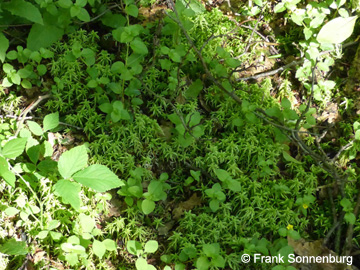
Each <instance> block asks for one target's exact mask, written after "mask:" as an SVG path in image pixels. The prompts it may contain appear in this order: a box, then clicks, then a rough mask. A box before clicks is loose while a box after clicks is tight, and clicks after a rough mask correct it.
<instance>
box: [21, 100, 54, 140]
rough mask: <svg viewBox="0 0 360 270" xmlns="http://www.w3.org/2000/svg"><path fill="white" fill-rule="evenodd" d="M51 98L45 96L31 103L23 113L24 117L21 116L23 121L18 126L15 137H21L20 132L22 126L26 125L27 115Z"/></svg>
mask: <svg viewBox="0 0 360 270" xmlns="http://www.w3.org/2000/svg"><path fill="white" fill-rule="evenodd" d="M48 98H50V95H44V96H39V97H38V99H37V100H36V101H35V102H33V103H31V104H30V105H29V106H28V107H27V108H26V109H25V111H24V112H23V114H22V116H21V120H20V121H19V123H18V125H17V130H16V132H15V135H14V137H17V136H18V135H19V132H20V130H21V128H22V125H23V124H24V121H25V118H26V116H27V114H28V113H29V112H30V111H31V110H33V109H34V108H36V106H38V105H39V104H40V102H42V101H44V100H45V99H48Z"/></svg>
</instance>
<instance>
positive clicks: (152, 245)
mask: <svg viewBox="0 0 360 270" xmlns="http://www.w3.org/2000/svg"><path fill="white" fill-rule="evenodd" d="M158 248H159V244H158V242H157V241H155V240H150V241H148V242H147V243H146V244H145V249H144V251H145V252H147V253H155V252H156V251H157V249H158Z"/></svg>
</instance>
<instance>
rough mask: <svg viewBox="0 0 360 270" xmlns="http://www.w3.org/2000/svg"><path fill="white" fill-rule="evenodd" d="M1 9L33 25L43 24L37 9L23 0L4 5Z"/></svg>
mask: <svg viewBox="0 0 360 270" xmlns="http://www.w3.org/2000/svg"><path fill="white" fill-rule="evenodd" d="M2 8H4V9H6V10H8V11H10V12H11V14H13V15H16V16H19V17H23V18H25V19H27V20H29V21H32V22H34V23H39V24H43V19H42V16H41V13H40V11H39V9H38V8H37V7H35V6H34V5H33V4H31V3H29V1H24V0H12V1H10V3H6V4H4V5H3V6H2Z"/></svg>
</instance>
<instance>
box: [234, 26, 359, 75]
mask: <svg viewBox="0 0 360 270" xmlns="http://www.w3.org/2000/svg"><path fill="white" fill-rule="evenodd" d="M241 27H245V25H242V26H241ZM357 43H358V41H355V42H350V43H346V44H344V45H343V46H342V47H343V48H347V47H349V46H352V45H354V44H357ZM333 51H334V50H328V51H323V52H321V53H320V54H319V56H322V55H325V54H328V53H330V52H333ZM305 60H307V59H305V58H302V59H300V60H295V61H292V62H291V63H289V64H287V65H285V66H283V67H279V68H277V69H275V70H271V71H266V72H263V73H259V74H256V75H254V76H250V77H245V78H237V79H236V81H248V80H256V79H259V78H262V77H268V76H273V75H275V74H277V73H279V72H281V71H284V70H286V69H288V68H290V67H293V66H296V65H300V64H302V63H303V62H304V61H305Z"/></svg>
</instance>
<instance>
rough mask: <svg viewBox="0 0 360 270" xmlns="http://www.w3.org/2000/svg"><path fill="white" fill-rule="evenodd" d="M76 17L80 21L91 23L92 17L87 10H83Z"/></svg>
mask: <svg viewBox="0 0 360 270" xmlns="http://www.w3.org/2000/svg"><path fill="white" fill-rule="evenodd" d="M76 17H78V19H79V20H80V21H83V22H89V21H90V15H89V13H88V12H87V10H86V9H85V8H81V9H80V11H79V13H78V14H77V15H76Z"/></svg>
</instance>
